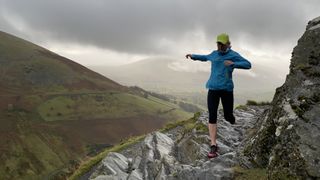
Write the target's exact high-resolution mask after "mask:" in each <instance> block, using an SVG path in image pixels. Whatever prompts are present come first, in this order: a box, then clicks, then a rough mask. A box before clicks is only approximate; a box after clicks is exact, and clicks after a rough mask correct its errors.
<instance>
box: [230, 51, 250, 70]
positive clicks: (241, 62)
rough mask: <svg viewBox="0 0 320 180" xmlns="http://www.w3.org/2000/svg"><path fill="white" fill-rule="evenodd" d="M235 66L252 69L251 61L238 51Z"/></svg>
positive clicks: (234, 60)
mask: <svg viewBox="0 0 320 180" xmlns="http://www.w3.org/2000/svg"><path fill="white" fill-rule="evenodd" d="M233 63H234V65H233V67H234V68H238V69H251V63H250V62H249V61H248V60H246V59H245V58H243V57H242V56H240V55H239V54H238V53H237V54H236V56H235V58H233Z"/></svg>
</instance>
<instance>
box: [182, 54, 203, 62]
mask: <svg viewBox="0 0 320 180" xmlns="http://www.w3.org/2000/svg"><path fill="white" fill-rule="evenodd" d="M207 57H208V55H197V54H187V55H186V58H187V59H188V58H190V59H192V60H199V61H207V60H208V59H207Z"/></svg>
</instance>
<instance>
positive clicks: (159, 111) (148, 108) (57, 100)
mask: <svg viewBox="0 0 320 180" xmlns="http://www.w3.org/2000/svg"><path fill="white" fill-rule="evenodd" d="M37 110H38V112H39V114H40V116H41V117H42V118H43V119H44V120H45V121H58V120H79V119H101V118H106V119H107V118H129V117H136V116H141V114H144V115H157V116H160V117H162V118H165V119H173V120H177V119H186V118H188V117H190V116H191V115H192V114H191V113H187V112H185V111H183V110H181V109H180V108H178V107H177V106H176V105H174V104H172V103H169V102H165V101H163V100H160V99H157V98H155V97H153V98H151V99H149V98H148V99H146V98H142V97H139V96H135V95H132V94H128V93H115V92H109V93H104V94H102V93H99V94H98V93H97V94H94V93H92V94H78V95H71V94H69V95H68V94H65V95H59V96H56V97H53V98H52V99H49V100H47V101H46V102H44V103H42V104H41V105H39V106H38V108H37Z"/></svg>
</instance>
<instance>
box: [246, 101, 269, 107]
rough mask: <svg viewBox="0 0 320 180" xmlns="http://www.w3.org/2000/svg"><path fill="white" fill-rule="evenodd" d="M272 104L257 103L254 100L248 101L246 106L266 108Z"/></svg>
mask: <svg viewBox="0 0 320 180" xmlns="http://www.w3.org/2000/svg"><path fill="white" fill-rule="evenodd" d="M270 104H271V103H270V102H267V101H261V102H256V101H254V100H247V103H246V105H248V106H250V105H252V106H265V105H270Z"/></svg>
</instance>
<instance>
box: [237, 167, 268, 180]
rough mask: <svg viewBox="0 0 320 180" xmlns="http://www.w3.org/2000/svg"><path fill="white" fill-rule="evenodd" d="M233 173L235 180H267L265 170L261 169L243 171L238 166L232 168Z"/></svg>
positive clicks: (243, 169)
mask: <svg viewBox="0 0 320 180" xmlns="http://www.w3.org/2000/svg"><path fill="white" fill-rule="evenodd" d="M233 170H234V173H235V177H234V179H235V180H247V179H259V180H267V179H268V174H267V170H266V169H262V168H252V169H245V168H242V167H240V166H235V167H233Z"/></svg>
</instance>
